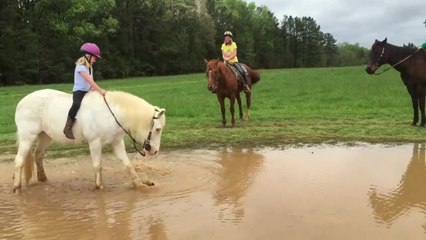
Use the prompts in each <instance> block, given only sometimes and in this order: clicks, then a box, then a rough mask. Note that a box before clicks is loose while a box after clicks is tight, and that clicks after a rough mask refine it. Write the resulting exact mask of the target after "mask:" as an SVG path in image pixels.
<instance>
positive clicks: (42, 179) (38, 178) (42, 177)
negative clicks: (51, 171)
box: [37, 176, 47, 182]
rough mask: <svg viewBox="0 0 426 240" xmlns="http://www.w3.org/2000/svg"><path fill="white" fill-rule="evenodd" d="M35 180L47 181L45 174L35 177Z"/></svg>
mask: <svg viewBox="0 0 426 240" xmlns="http://www.w3.org/2000/svg"><path fill="white" fill-rule="evenodd" d="M37 180H38V181H39V182H46V181H47V177H46V176H40V177H37Z"/></svg>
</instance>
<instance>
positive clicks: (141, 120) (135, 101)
mask: <svg viewBox="0 0 426 240" xmlns="http://www.w3.org/2000/svg"><path fill="white" fill-rule="evenodd" d="M105 98H106V99H107V101H108V103H109V104H110V106H111V108H113V107H114V108H116V109H119V116H117V114H116V117H117V118H119V119H120V120H119V121H120V122H121V124H122V125H123V126H126V127H127V128H128V129H130V130H131V131H139V130H141V129H144V130H147V131H149V127H150V124H151V120H152V116H153V115H154V111H155V110H154V106H152V105H151V104H149V103H148V102H146V101H145V100H143V99H142V98H139V97H137V96H135V95H132V94H130V93H126V92H121V91H108V92H107V94H106V95H105ZM136 134H137V135H145V131H144V132H143V133H142V132H137V133H136ZM140 137H143V138H144V137H146V136H140Z"/></svg>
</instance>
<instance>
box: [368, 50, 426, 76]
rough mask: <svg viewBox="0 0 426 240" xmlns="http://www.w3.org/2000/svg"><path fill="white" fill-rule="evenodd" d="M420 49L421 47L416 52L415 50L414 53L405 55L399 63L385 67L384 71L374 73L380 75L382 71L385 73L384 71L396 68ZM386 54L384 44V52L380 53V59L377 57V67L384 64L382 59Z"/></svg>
mask: <svg viewBox="0 0 426 240" xmlns="http://www.w3.org/2000/svg"><path fill="white" fill-rule="evenodd" d="M419 50H420V48H419V49H417V50H416V51H415V52H413V53H412V54H410V55H408V56H407V57H405V58H404V59H402V60H401V61H399V62H397V63H395V64H393V65H391V66H389V67H388V68H386V69H384V70H383V71H382V72H379V73H374V75H380V74H382V73H384V72H386V71H388V70H389V69H391V68H394V67H395V66H398V65H399V64H401V63H403V62H404V61H405V60H407V59H409V58H410V57H411V56H413V55H414V54H415V53H417V52H418V51H419ZM384 54H385V47H384V46H383V48H382V53H381V54H380V56H379V58H378V59H377V61H376V67H377V69H378V68H379V67H380V66H382V65H381V64H380V61H381V60H382V57H383V55H384Z"/></svg>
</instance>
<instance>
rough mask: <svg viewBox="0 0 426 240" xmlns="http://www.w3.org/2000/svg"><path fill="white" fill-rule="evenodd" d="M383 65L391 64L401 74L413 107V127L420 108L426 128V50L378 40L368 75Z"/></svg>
mask: <svg viewBox="0 0 426 240" xmlns="http://www.w3.org/2000/svg"><path fill="white" fill-rule="evenodd" d="M383 64H390V65H391V67H393V68H395V69H396V70H397V71H399V72H400V73H401V79H402V81H403V82H404V84H405V86H406V87H407V90H408V93H409V94H410V96H411V102H412V105H413V111H414V116H413V123H412V125H413V126H416V125H417V122H418V121H419V108H420V111H421V122H420V126H421V127H424V126H425V123H426V118H425V87H426V50H425V49H417V48H410V47H398V46H394V45H392V44H389V43H387V38H386V39H385V40H383V41H378V40H376V41H375V42H374V44H373V45H372V46H371V52H370V59H369V62H368V65H367V67H366V69H365V70H366V71H367V73H368V74H374V73H375V72H376V70H377V69H378V68H379V67H380V66H381V65H383ZM386 70H387V69H386ZM386 70H384V71H386Z"/></svg>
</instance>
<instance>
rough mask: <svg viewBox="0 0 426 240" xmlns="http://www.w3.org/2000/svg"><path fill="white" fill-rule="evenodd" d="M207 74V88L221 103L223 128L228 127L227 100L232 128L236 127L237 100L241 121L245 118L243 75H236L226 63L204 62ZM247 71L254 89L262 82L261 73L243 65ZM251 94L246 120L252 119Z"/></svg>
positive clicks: (248, 79) (249, 93) (247, 94)
mask: <svg viewBox="0 0 426 240" xmlns="http://www.w3.org/2000/svg"><path fill="white" fill-rule="evenodd" d="M204 61H205V63H206V65H207V67H206V74H207V79H208V83H207V88H208V89H209V90H210V91H211V92H212V93H216V96H217V100H218V101H219V103H220V110H221V112H222V127H225V126H226V118H225V98H226V97H227V98H229V101H230V103H231V104H230V107H229V110H230V112H231V123H232V127H234V126H235V118H234V103H235V99H237V102H238V107H239V111H240V119H242V118H243V109H242V106H241V97H240V92H241V91H243V88H244V86H243V83H242V79H241V75H240V74H238V75H237V77H236V74H235V73H234V72H233V70H231V69H230V67H229V66H227V65H226V64H225V63H223V62H222V61H219V60H210V61H207V60H204ZM242 65H243V66H244V67H245V69H246V70H247V73H248V74H247V83H248V85H249V86H250V88H251V87H252V85H253V84H255V83H257V82H258V81H259V80H260V75H259V72H258V71H256V70H253V69H251V68H249V67H248V66H247V65H245V64H242ZM251 92H252V91H250V92H246V93H245V94H246V103H247V113H246V119H247V120H249V119H250V105H251Z"/></svg>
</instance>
